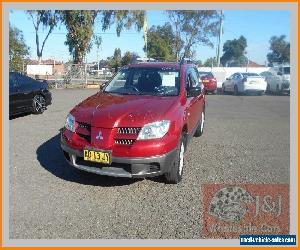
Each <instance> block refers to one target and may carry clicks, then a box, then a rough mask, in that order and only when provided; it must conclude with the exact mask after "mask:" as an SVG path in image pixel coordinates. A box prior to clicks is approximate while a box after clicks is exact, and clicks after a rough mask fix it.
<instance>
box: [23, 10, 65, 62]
mask: <svg viewBox="0 0 300 250" xmlns="http://www.w3.org/2000/svg"><path fill="white" fill-rule="evenodd" d="M27 14H28V15H29V16H30V18H31V20H32V22H33V26H34V29H35V42H36V55H37V57H38V60H39V62H41V60H42V56H43V50H44V47H45V43H46V41H47V39H48V37H49V35H50V34H51V33H52V31H53V29H54V28H55V27H56V26H57V24H58V23H59V22H60V11H58V10H28V11H27ZM40 29H48V32H47V35H46V36H45V38H44V40H43V42H42V45H40V37H39V32H40Z"/></svg>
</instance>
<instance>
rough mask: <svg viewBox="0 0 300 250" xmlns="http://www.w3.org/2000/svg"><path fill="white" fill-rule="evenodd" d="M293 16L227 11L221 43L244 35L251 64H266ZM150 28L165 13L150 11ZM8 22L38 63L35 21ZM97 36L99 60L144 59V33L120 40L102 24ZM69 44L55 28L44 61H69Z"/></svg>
mask: <svg viewBox="0 0 300 250" xmlns="http://www.w3.org/2000/svg"><path fill="white" fill-rule="evenodd" d="M290 16H291V13H290V11H288V10H225V11H224V24H223V27H224V30H223V32H224V33H223V37H222V42H223V43H224V42H225V41H226V40H232V39H235V38H236V39H237V38H239V37H240V36H241V35H243V36H244V37H245V38H246V39H247V43H248V47H247V48H246V51H247V55H248V57H249V59H250V60H252V61H255V62H257V63H259V64H265V62H266V60H267V59H266V55H267V53H268V52H269V46H270V45H269V40H270V38H271V36H280V35H286V37H287V38H286V39H287V41H290ZM147 20H148V28H149V27H151V26H152V25H163V24H164V23H166V22H168V21H169V20H168V18H167V16H166V14H165V12H164V11H161V10H147ZM9 22H10V23H11V24H12V25H13V26H15V27H17V28H18V29H20V30H22V31H23V35H24V39H25V42H26V44H27V45H28V46H29V47H30V53H31V58H32V59H36V44H35V30H34V27H33V24H32V21H31V20H30V19H29V18H28V16H27V15H26V13H25V12H24V11H22V10H12V11H11V12H10V14H9ZM46 32H47V31H46V30H45V31H41V33H40V36H41V37H44V36H45V34H46ZM95 33H97V34H98V35H101V37H102V45H101V48H100V50H99V51H98V59H99V60H100V59H106V58H107V57H108V56H111V55H112V54H113V52H114V50H115V48H120V49H121V52H122V54H124V53H125V52H126V51H131V52H137V53H138V54H139V55H140V56H141V57H143V56H144V51H143V47H144V39H143V32H142V31H140V32H137V31H136V30H135V29H134V28H132V29H130V30H124V31H123V32H122V33H121V36H120V37H118V36H117V35H116V32H115V27H114V26H112V27H111V28H110V29H109V30H107V31H106V32H102V30H101V25H100V23H99V22H96V24H95ZM65 40H66V29H65V27H64V26H63V25H60V26H58V27H56V28H55V29H54V30H53V32H52V34H51V35H50V36H49V38H48V40H47V42H46V44H45V48H44V52H43V59H50V58H52V59H55V60H58V61H68V60H69V59H71V56H70V54H69V51H68V47H67V46H66V45H65V44H64V42H65ZM211 41H212V42H213V43H214V45H215V46H214V48H210V47H207V46H203V45H198V46H197V47H196V58H197V59H198V60H201V61H202V62H204V61H205V60H206V59H207V58H209V57H214V56H216V46H217V38H212V39H211ZM87 61H88V62H92V61H97V48H96V46H93V48H92V49H91V51H90V52H89V54H88V55H87Z"/></svg>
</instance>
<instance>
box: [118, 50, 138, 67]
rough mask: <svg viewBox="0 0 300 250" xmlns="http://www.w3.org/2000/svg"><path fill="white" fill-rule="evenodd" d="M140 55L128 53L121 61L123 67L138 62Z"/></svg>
mask: <svg viewBox="0 0 300 250" xmlns="http://www.w3.org/2000/svg"><path fill="white" fill-rule="evenodd" d="M138 57H139V56H138V54H137V53H135V52H130V51H126V52H125V54H124V56H123V57H122V59H121V65H122V66H125V65H129V64H132V63H135V62H136V59H137V58H138Z"/></svg>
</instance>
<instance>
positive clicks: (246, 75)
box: [242, 73, 261, 77]
mask: <svg viewBox="0 0 300 250" xmlns="http://www.w3.org/2000/svg"><path fill="white" fill-rule="evenodd" d="M242 75H243V77H261V76H260V75H259V74H256V73H242Z"/></svg>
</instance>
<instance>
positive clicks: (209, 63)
mask: <svg viewBox="0 0 300 250" xmlns="http://www.w3.org/2000/svg"><path fill="white" fill-rule="evenodd" d="M216 65H217V59H216V58H215V57H210V58H207V59H206V61H205V62H204V64H203V66H204V67H213V66H216Z"/></svg>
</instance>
